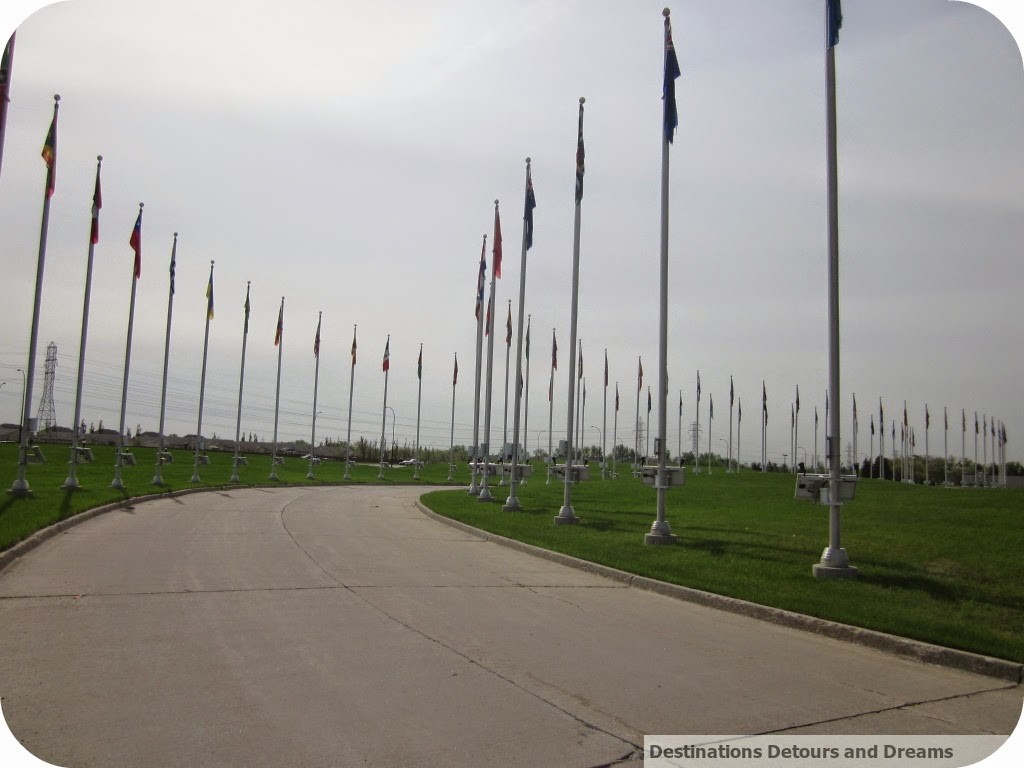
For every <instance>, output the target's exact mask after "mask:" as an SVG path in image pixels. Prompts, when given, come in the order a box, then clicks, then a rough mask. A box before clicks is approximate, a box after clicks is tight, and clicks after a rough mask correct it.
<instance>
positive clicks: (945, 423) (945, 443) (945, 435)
mask: <svg viewBox="0 0 1024 768" xmlns="http://www.w3.org/2000/svg"><path fill="white" fill-rule="evenodd" d="M942 484H943V485H949V484H950V483H949V409H948V408H947V407H946V406H945V405H944V406H942Z"/></svg>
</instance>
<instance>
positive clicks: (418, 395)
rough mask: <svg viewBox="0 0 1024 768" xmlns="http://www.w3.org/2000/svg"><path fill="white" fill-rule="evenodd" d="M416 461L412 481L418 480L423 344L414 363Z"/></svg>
mask: <svg viewBox="0 0 1024 768" xmlns="http://www.w3.org/2000/svg"><path fill="white" fill-rule="evenodd" d="M416 378H417V380H418V381H417V384H416V460H415V463H414V464H413V467H412V468H413V473H412V479H413V480H419V479H420V405H421V404H422V402H423V343H422V342H421V343H420V356H419V360H418V361H417V363H416Z"/></svg>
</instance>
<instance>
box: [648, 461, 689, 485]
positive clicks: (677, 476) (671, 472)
mask: <svg viewBox="0 0 1024 768" xmlns="http://www.w3.org/2000/svg"><path fill="white" fill-rule="evenodd" d="M665 475H666V480H667V481H668V484H667V485H666V487H667V488H672V487H674V486H676V485H682V484H683V482H684V481H685V479H686V478H685V475H684V473H683V467H665ZM640 479H641V480H643V482H644V485H653V486H654V487H657V486H658V467H657V466H653V467H640Z"/></svg>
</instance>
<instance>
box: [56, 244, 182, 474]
mask: <svg viewBox="0 0 1024 768" xmlns="http://www.w3.org/2000/svg"><path fill="white" fill-rule="evenodd" d="M177 252H178V233H177V232H175V233H174V241H173V242H172V243H171V266H170V270H169V272H170V286H169V288H168V291H167V330H166V331H165V333H164V373H163V380H162V382H161V385H160V429H159V434H160V437H159V443H158V445H157V449H156V472H155V474H154V475H153V485H163V484H164V479H163V477H162V476H161V475H160V468H161V467H162V466H163V454H164V414H165V411H166V407H167V365H168V362H169V359H170V354H171V310H172V309H173V308H174V269H175V261H176V256H177ZM83 342H84V339H83ZM82 351H83V353H84V351H85V350H84V346H83V350H82ZM75 421H78V416H77V411H76V415H75Z"/></svg>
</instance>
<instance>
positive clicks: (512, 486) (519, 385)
mask: <svg viewBox="0 0 1024 768" xmlns="http://www.w3.org/2000/svg"><path fill="white" fill-rule="evenodd" d="M523 194H524V198H523V200H524V206H523V241H522V248H521V249H520V255H519V319H518V322H517V325H516V397H515V413H514V414H513V416H512V473H511V475H509V494H508V499H507V500H506V501H505V504H504V506H502V509H504V510H505V511H506V512H519V511H521V510H522V508H523V507H522V504H520V503H519V498H518V497H517V496H516V485H517V484H518V483H519V482H520V480H519V438H520V431H519V418H520V405H521V402H522V396H523V314H524V313H525V311H526V252H527V251H528V250H529V249H530V246H531V245H533V242H532V235H531V238H530V241H529V242H528V241H527V234H528V233H527V231H526V207H527V206H528V205H529V202H528V200H529V199H530V197H531V196H532V194H533V181H532V178H531V176H530V158H526V186H525V189H524V193H523ZM511 311H512V302H511V301H509V312H510V313H511ZM511 319H512V315H511V314H509V320H510V321H511ZM508 330H509V335H508V336H507V337H506V352H505V397H506V406H505V410H506V412H507V411H508V405H507V398H508V352H509V351H511V349H512V346H511V341H512V338H511V333H512V325H511V322H510V323H509V326H508ZM529 334H530V331H529V330H528V329H527V331H526V341H527V343H526V371H527V374H526V375H527V377H529V371H530V344H529V338H530V337H529ZM527 397H529V396H527ZM527 403H529V400H527ZM523 434H524V435H525V436H526V441H527V442H528V441H529V439H530V436H529V433H527V432H526V430H525V427H524V429H523ZM527 453H529V451H527Z"/></svg>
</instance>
